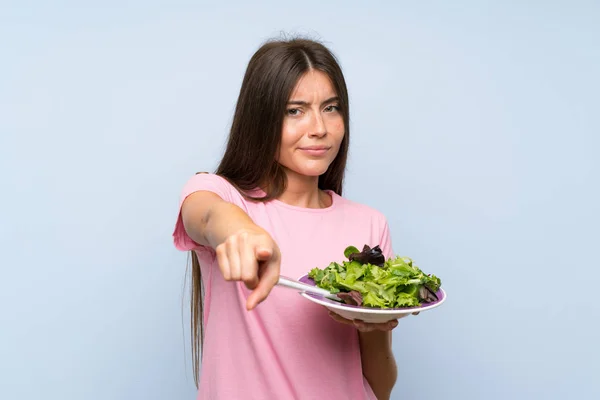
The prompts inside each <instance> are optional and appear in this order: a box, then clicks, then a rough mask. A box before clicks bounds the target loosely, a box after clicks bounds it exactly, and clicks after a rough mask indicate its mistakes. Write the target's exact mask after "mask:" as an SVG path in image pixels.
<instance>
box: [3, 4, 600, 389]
mask: <svg viewBox="0 0 600 400" xmlns="http://www.w3.org/2000/svg"><path fill="white" fill-rule="evenodd" d="M599 21H600V5H599V3H598V2H595V1H527V2H523V1H502V2H500V1H497V2H489V1H465V0H460V1H441V0H437V1H433V0H432V1H397V2H392V1H369V2H367V1H349V0H346V1H334V0H332V1H327V2H316V1H312V0H304V1H301V2H281V1H279V2H264V1H263V2H258V3H256V2H242V1H226V2H221V3H217V2H211V3H207V2H199V1H195V2H193V1H190V2H180V1H170V2H167V1H162V2H160V1H145V2H143V1H139V0H138V1H114V0H110V1H103V2H97V1H95V2H94V1H89V2H81V1H79V2H76V1H53V2H43V1H19V2H17V1H4V2H2V4H1V5H0V49H1V54H0V174H1V175H0V176H1V190H2V192H1V193H2V196H1V197H0V247H1V252H0V267H1V270H0V271H1V273H0V398H1V399H3V400H4V399H6V400H33V399H40V398H43V399H47V400H75V399H77V400H80V399H86V400H101V399H102V400H104V399H111V400H130V399H147V400H150V399H152V400H163V399H164V400H167V399H168V400H172V399H193V398H194V396H195V388H194V385H193V380H192V375H191V368H190V353H189V351H190V349H189V342H188V338H189V335H188V327H189V323H188V312H189V310H188V307H187V291H185V290H184V278H185V269H186V263H187V255H186V254H183V253H179V252H177V251H176V250H175V249H174V248H173V246H172V243H171V236H170V235H171V232H172V229H173V226H174V222H175V217H176V211H177V210H176V207H177V202H178V200H179V197H178V196H179V192H180V190H181V188H182V185H183V184H184V182H185V181H186V180H187V179H188V178H189V177H190V176H191V175H192V174H193V173H194V172H196V171H199V170H213V169H214V168H215V166H216V163H217V161H218V160H219V158H220V156H221V154H222V150H223V145H224V141H225V139H226V134H227V130H228V127H229V124H230V122H231V116H232V111H233V109H234V106H235V101H236V96H237V93H238V90H239V85H240V83H241V79H242V75H243V73H244V69H245V66H246V64H247V62H248V59H249V57H250V56H251V54H252V53H253V52H254V51H255V50H256V48H257V47H258V46H259V45H260V44H261V42H262V41H263V40H265V39H267V38H269V37H272V36H278V35H279V34H280V33H281V32H287V33H292V34H294V33H300V34H304V35H309V36H311V37H313V38H318V39H321V40H323V41H324V42H325V44H327V45H328V46H330V47H331V49H332V50H333V51H334V52H335V53H336V54H337V56H338V57H339V59H340V62H341V64H342V67H343V69H344V72H345V74H346V78H347V82H348V86H349V90H350V97H351V113H352V114H351V121H352V147H351V158H350V163H349V166H348V167H349V168H348V176H347V182H346V188H347V190H346V195H347V196H348V197H350V198H351V199H353V200H356V201H360V202H364V203H367V204H369V205H370V206H373V207H376V208H378V209H380V210H381V211H382V212H384V213H385V214H386V215H387V217H388V219H389V221H390V225H391V229H392V235H393V243H394V247H395V250H396V252H397V253H399V254H401V255H405V256H410V257H412V258H414V259H415V260H416V262H417V263H418V264H419V265H420V266H421V267H422V268H423V269H426V270H428V271H432V272H435V273H436V274H437V275H439V276H440V277H441V278H442V279H443V284H444V287H445V289H446V290H447V292H448V296H449V297H448V301H447V303H446V304H445V305H444V306H443V307H441V308H439V309H436V310H435V311H431V312H426V313H422V314H421V315H419V316H417V317H410V318H407V319H406V320H402V321H401V323H400V325H399V327H398V328H397V329H396V330H395V333H394V352H395V354H396V357H397V360H398V364H399V381H398V384H397V386H396V389H395V390H394V393H393V399H416V400H434V399H460V400H479V399H544V400H546V399H575V398H576V399H582V400H583V399H598V398H600V385H599V383H598V374H599V373H600V363H599V361H598V359H599V357H600V346H599V345H598V338H599V337H600V332H599V330H598V324H597V321H598V318H599V317H600V315H599V314H600V312H599V307H598V305H597V303H596V299H597V287H598V281H599V279H600V273H599V272H598V271H599V269H600V262H599V261H598V260H599V258H598V251H597V250H596V248H597V247H598V245H599V244H600V232H599V224H600V210H599V209H600V189H599V186H600V184H599V182H600V178H599V175H600V166H599V164H600V163H599V161H598V153H599V151H600V140H599V135H600V122H599V110H600V101H599V93H600V78H599V75H600V72H599V71H600V46H599V41H600V23H599Z"/></svg>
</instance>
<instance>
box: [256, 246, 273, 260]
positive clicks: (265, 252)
mask: <svg viewBox="0 0 600 400" xmlns="http://www.w3.org/2000/svg"><path fill="white" fill-rule="evenodd" d="M272 255H273V250H271V249H268V248H266V247H259V248H257V249H256V259H257V260H258V261H268V260H269V259H270V258H271V256H272Z"/></svg>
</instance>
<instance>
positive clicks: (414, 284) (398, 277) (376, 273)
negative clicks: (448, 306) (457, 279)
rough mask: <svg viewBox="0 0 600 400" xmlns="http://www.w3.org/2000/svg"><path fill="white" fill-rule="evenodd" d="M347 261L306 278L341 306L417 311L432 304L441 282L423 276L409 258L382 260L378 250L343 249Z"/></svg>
mask: <svg viewBox="0 0 600 400" xmlns="http://www.w3.org/2000/svg"><path fill="white" fill-rule="evenodd" d="M344 256H345V257H346V258H347V259H348V261H343V262H342V263H341V264H340V263H337V262H332V263H331V264H329V265H328V266H327V267H326V268H325V269H320V268H313V269H312V270H311V271H310V273H309V274H308V276H309V278H311V279H313V280H314V281H315V283H316V285H317V286H318V287H320V288H323V289H327V290H329V291H330V292H331V293H335V294H337V295H338V297H340V298H341V299H342V300H343V301H344V302H345V303H347V304H353V305H358V306H363V307H374V308H404V307H418V306H421V305H422V304H423V303H431V302H435V301H437V300H439V299H438V296H437V292H438V290H439V288H440V285H441V281H440V279H439V278H438V277H436V276H435V275H431V274H425V273H423V271H421V270H420V269H419V267H417V266H416V265H415V264H414V263H413V261H412V260H411V259H410V258H407V257H396V258H390V259H388V260H386V259H385V257H384V255H383V253H382V252H381V249H380V248H379V246H375V247H373V248H370V247H369V246H367V245H365V246H364V247H363V250H362V251H359V250H358V249H357V248H356V247H354V246H350V247H347V248H346V250H345V251H344Z"/></svg>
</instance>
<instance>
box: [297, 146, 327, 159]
mask: <svg viewBox="0 0 600 400" xmlns="http://www.w3.org/2000/svg"><path fill="white" fill-rule="evenodd" d="M329 149H330V147H324V146H308V147H300V151H302V152H303V153H304V154H307V155H309V156H313V157H321V156H324V155H325V154H327V152H328V151H329Z"/></svg>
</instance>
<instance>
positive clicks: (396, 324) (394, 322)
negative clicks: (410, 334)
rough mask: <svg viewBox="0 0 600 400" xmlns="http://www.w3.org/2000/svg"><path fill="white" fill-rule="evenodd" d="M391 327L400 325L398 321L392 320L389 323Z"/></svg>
mask: <svg viewBox="0 0 600 400" xmlns="http://www.w3.org/2000/svg"><path fill="white" fill-rule="evenodd" d="M389 326H390V328H395V327H397V326H398V321H392V322H390V323H389Z"/></svg>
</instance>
